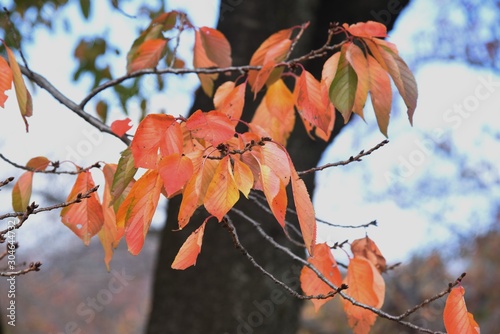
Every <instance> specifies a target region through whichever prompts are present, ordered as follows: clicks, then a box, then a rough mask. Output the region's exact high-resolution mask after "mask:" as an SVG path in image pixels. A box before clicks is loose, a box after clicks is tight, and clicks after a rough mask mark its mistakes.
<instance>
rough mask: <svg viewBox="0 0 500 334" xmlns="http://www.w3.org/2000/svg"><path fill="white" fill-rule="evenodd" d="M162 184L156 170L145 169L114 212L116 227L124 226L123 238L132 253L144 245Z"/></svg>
mask: <svg viewBox="0 0 500 334" xmlns="http://www.w3.org/2000/svg"><path fill="white" fill-rule="evenodd" d="M162 184H163V182H162V180H161V177H160V176H159V174H158V171H157V170H154V169H151V170H148V171H146V173H144V175H142V176H141V177H140V178H139V180H137V182H135V183H134V185H133V186H132V189H131V190H130V192H129V194H128V195H127V197H126V198H125V200H124V201H123V203H122V204H121V206H120V208H119V209H118V212H117V213H116V225H117V227H118V229H120V228H125V240H126V241H127V245H128V250H129V252H130V253H131V254H133V255H137V254H139V253H140V251H141V249H142V246H143V245H144V240H145V239H146V234H147V232H148V230H149V226H150V225H151V220H152V219H153V215H154V213H155V211H156V206H157V205H158V200H159V199H160V193H161V189H162Z"/></svg>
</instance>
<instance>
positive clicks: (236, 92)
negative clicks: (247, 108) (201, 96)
mask: <svg viewBox="0 0 500 334" xmlns="http://www.w3.org/2000/svg"><path fill="white" fill-rule="evenodd" d="M246 87H247V83H246V82H244V83H242V84H240V85H238V86H236V87H235V86H234V82H232V81H226V82H224V83H223V84H222V85H221V86H219V88H217V91H216V92H215V95H214V105H215V109H216V110H217V111H220V112H223V113H224V114H226V115H227V116H228V117H229V118H230V119H232V120H238V119H240V118H241V114H242V113H243V106H244V104H245V89H246Z"/></svg>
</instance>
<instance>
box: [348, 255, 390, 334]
mask: <svg viewBox="0 0 500 334" xmlns="http://www.w3.org/2000/svg"><path fill="white" fill-rule="evenodd" d="M344 283H345V284H347V286H348V287H349V288H348V289H347V290H345V293H346V294H347V295H349V296H351V297H352V298H354V299H355V300H357V301H358V302H360V303H363V304H366V305H368V306H372V307H376V308H380V307H381V306H382V303H383V299H381V297H382V296H383V294H384V293H385V283H384V280H383V278H382V276H381V275H380V273H379V272H378V270H377V269H376V268H375V266H374V265H373V264H372V263H371V262H370V261H368V260H366V259H365V258H362V257H354V258H352V259H351V260H350V262H349V266H348V268H347V276H346V278H345V279H344ZM342 304H343V305H344V310H345V312H346V315H347V321H348V323H349V327H351V328H352V330H353V332H354V334H368V333H369V332H370V328H371V327H372V326H373V324H374V323H375V320H376V318H377V315H376V314H375V313H373V312H372V311H370V310H367V309H364V308H361V307H359V306H355V305H353V304H351V302H349V301H348V300H346V299H342Z"/></svg>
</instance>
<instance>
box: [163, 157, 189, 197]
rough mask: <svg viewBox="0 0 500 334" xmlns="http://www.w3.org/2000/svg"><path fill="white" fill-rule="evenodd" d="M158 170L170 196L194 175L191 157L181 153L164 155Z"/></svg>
mask: <svg viewBox="0 0 500 334" xmlns="http://www.w3.org/2000/svg"><path fill="white" fill-rule="evenodd" d="M158 172H159V173H160V176H161V178H162V180H163V186H164V187H165V190H166V191H167V196H168V198H171V197H172V196H173V195H175V194H177V193H178V192H179V191H180V190H182V188H183V187H184V185H185V184H186V182H187V181H188V180H189V179H190V178H191V176H192V175H193V163H192V162H191V159H189V158H187V157H186V156H182V155H180V154H179V153H173V154H170V155H167V156H166V157H162V158H161V160H160V162H159V164H158Z"/></svg>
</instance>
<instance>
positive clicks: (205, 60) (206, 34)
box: [193, 27, 232, 96]
mask: <svg viewBox="0 0 500 334" xmlns="http://www.w3.org/2000/svg"><path fill="white" fill-rule="evenodd" d="M231 62H232V61H231V46H230V45H229V42H228V41H227V39H226V37H225V36H224V35H223V34H222V33H221V32H220V31H218V30H216V29H212V28H208V27H201V28H200V29H199V30H196V32H195V42H194V57H193V65H194V67H195V68H205V67H229V66H231ZM198 77H199V78H200V82H201V87H202V88H203V91H204V92H205V94H207V95H208V96H212V94H213V89H214V84H213V82H214V80H216V79H217V77H218V74H217V73H212V74H201V73H200V74H198Z"/></svg>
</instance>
